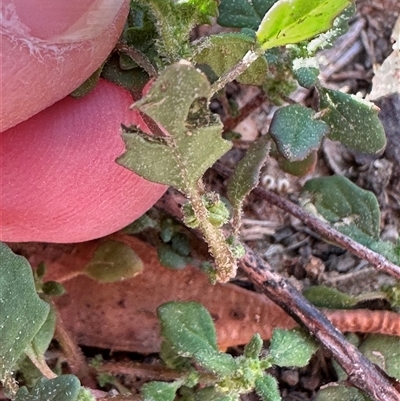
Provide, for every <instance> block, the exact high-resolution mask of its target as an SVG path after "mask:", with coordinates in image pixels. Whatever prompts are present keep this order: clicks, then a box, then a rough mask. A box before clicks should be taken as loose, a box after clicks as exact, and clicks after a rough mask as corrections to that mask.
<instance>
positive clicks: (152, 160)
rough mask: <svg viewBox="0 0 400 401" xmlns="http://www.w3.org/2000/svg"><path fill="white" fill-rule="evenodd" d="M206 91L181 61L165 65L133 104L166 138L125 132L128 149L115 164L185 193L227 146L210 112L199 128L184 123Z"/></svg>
mask: <svg viewBox="0 0 400 401" xmlns="http://www.w3.org/2000/svg"><path fill="white" fill-rule="evenodd" d="M209 95H210V84H209V82H208V80H207V78H206V77H205V75H203V74H202V73H200V72H198V71H197V70H196V69H195V68H194V67H193V66H192V65H190V64H189V63H187V62H185V61H182V62H179V63H176V64H173V65H171V66H169V67H168V68H166V69H165V70H164V71H163V72H162V74H161V75H160V76H159V78H158V79H157V81H155V83H154V85H153V86H152V88H151V89H150V91H149V92H148V93H147V95H146V96H145V97H144V98H143V99H141V100H140V101H139V102H136V103H135V107H136V108H138V109H139V110H140V111H142V112H143V113H145V114H147V115H148V116H149V117H151V118H152V119H153V120H154V121H156V122H157V123H159V124H160V126H162V127H164V129H165V130H166V131H167V132H168V136H167V137H163V138H161V137H158V138H154V137H153V138H152V137H151V136H148V135H144V134H140V132H139V131H136V132H135V133H125V134H124V135H123V139H124V141H125V144H126V148H127V151H126V153H124V154H123V155H122V156H121V157H120V158H118V160H117V162H118V163H119V164H121V165H123V166H125V167H127V168H129V169H130V170H132V171H134V172H136V173H137V174H139V175H141V176H142V177H144V178H146V179H148V180H150V181H153V182H158V183H161V184H166V185H170V186H173V187H174V188H176V189H178V190H180V191H181V192H183V193H185V192H187V191H188V188H193V187H194V186H195V185H196V184H197V182H198V180H199V179H200V177H201V176H202V175H203V174H204V172H205V171H206V170H207V169H208V168H209V167H211V165H212V164H214V162H215V161H216V160H218V159H219V158H220V157H221V156H222V155H223V154H224V153H226V152H227V151H228V150H229V149H230V147H231V143H230V142H229V141H225V140H223V139H222V137H221V131H222V125H221V123H220V122H218V121H216V120H215V117H213V116H212V115H210V114H207V115H206V116H204V115H201V116H200V117H201V118H202V124H201V125H202V126H200V127H199V126H198V125H197V124H198V121H196V124H192V123H191V122H190V121H189V122H186V119H187V117H188V114H189V111H191V116H193V115H194V114H195V112H196V110H194V109H193V108H192V109H191V106H192V104H193V102H194V101H195V100H196V99H199V98H208V96H209ZM203 106H204V105H203ZM198 110H204V107H202V106H200V107H199V109H198ZM198 110H197V111H198ZM200 113H201V112H200ZM207 113H208V112H207Z"/></svg>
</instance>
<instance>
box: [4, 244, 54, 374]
mask: <svg viewBox="0 0 400 401" xmlns="http://www.w3.org/2000/svg"><path fill="white" fill-rule="evenodd" d="M0 277H1V280H0V311H1V313H0V330H1V341H0V379H2V378H3V377H4V375H5V374H6V373H7V372H10V371H11V370H12V369H13V367H14V365H15V363H16V361H17V360H18V358H19V357H20V356H21V355H22V354H23V352H24V351H25V349H26V347H27V346H28V344H29V343H30V342H31V341H32V340H33V338H34V336H35V334H36V333H37V332H38V331H39V329H40V328H41V327H42V326H43V324H44V322H45V321H46V318H47V316H48V314H49V310H50V307H49V305H48V304H47V303H46V302H45V301H43V300H41V299H40V298H39V296H38V295H37V293H36V289H35V283H34V279H33V273H32V269H31V267H30V266H29V263H28V261H27V260H26V259H25V258H23V257H22V256H17V255H15V254H14V253H13V252H12V251H11V250H10V248H8V246H7V245H5V244H3V243H0Z"/></svg>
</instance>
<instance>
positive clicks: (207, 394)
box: [195, 387, 240, 401]
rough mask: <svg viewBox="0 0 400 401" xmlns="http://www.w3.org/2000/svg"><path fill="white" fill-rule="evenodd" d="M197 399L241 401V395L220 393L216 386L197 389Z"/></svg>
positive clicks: (203, 400)
mask: <svg viewBox="0 0 400 401" xmlns="http://www.w3.org/2000/svg"><path fill="white" fill-rule="evenodd" d="M195 400H196V401H239V400H240V398H239V396H238V395H237V396H229V395H225V394H221V393H219V392H218V391H217V390H216V389H215V387H205V388H201V389H199V390H197V391H196V393H195Z"/></svg>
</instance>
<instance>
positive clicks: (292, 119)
mask: <svg viewBox="0 0 400 401" xmlns="http://www.w3.org/2000/svg"><path fill="white" fill-rule="evenodd" d="M314 115H315V113H314V112H313V111H312V110H311V109H309V108H307V107H304V106H301V105H298V104H292V105H289V106H285V107H281V108H280V109H278V110H277V111H276V112H275V114H274V117H273V118H272V121H271V125H270V128H269V131H270V135H271V136H272V138H273V139H274V140H275V142H276V146H277V148H278V150H279V152H280V153H281V154H282V155H283V156H284V157H285V158H286V159H288V160H289V161H301V160H304V159H305V158H307V157H308V156H309V155H310V154H311V153H312V152H313V151H315V150H317V149H318V148H319V147H320V144H321V141H322V138H323V136H324V135H326V134H327V133H328V132H329V126H328V125H327V124H325V123H324V122H323V121H318V120H315V119H314V118H313V117H314Z"/></svg>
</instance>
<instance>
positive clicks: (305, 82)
mask: <svg viewBox="0 0 400 401" xmlns="http://www.w3.org/2000/svg"><path fill="white" fill-rule="evenodd" d="M293 73H294V76H295V78H296V79H297V82H298V83H299V85H300V86H302V87H304V88H308V89H309V88H311V87H313V86H314V85H315V84H316V83H317V82H318V75H319V68H318V63H317V61H316V59H315V58H307V59H305V58H296V59H294V60H293Z"/></svg>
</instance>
